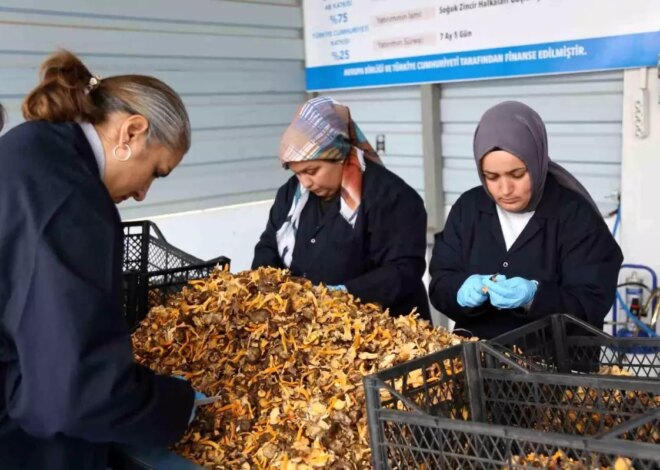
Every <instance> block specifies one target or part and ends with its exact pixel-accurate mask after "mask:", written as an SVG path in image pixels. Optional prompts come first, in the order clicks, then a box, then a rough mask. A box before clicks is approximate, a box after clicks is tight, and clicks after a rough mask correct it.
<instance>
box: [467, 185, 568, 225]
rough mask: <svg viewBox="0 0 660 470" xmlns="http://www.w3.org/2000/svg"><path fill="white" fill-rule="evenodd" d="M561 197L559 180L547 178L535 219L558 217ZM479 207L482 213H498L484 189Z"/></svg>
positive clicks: (480, 196)
mask: <svg viewBox="0 0 660 470" xmlns="http://www.w3.org/2000/svg"><path fill="white" fill-rule="evenodd" d="M559 196H560V190H559V183H557V180H555V178H554V176H552V175H548V176H546V181H545V188H544V190H543V197H542V198H541V201H540V202H539V205H538V207H537V208H536V212H534V217H535V218H544V219H549V218H553V217H556V216H557V206H558V203H559ZM477 205H478V207H479V210H480V211H481V212H485V213H488V214H496V213H497V210H496V209H495V202H494V201H493V200H492V199H491V198H490V196H489V195H488V193H487V192H486V189H485V188H483V191H481V192H480V193H479V201H478V202H477Z"/></svg>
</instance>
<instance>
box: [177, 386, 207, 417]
mask: <svg viewBox="0 0 660 470" xmlns="http://www.w3.org/2000/svg"><path fill="white" fill-rule="evenodd" d="M173 377H174V378H175V379H179V380H183V381H186V379H185V378H183V377H181V376H180V375H174V376H173ZM202 398H207V396H206V395H204V394H203V393H202V392H198V391H197V390H195V401H197V400H201V399H202ZM196 411H197V407H196V406H195V405H194V404H193V407H192V411H191V412H190V419H188V424H190V423H192V422H193V420H194V419H195V412H196Z"/></svg>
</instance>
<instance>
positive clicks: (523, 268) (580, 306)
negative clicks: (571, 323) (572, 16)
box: [429, 101, 623, 338]
mask: <svg viewBox="0 0 660 470" xmlns="http://www.w3.org/2000/svg"><path fill="white" fill-rule="evenodd" d="M474 157H475V160H476V163H477V171H478V173H479V177H480V179H481V182H482V185H481V186H478V187H476V188H473V189H471V190H470V191H468V192H466V193H465V194H463V195H462V196H461V197H460V198H459V199H458V201H457V202H456V204H454V206H453V207H452V210H451V212H450V214H449V217H448V219H447V223H446V226H445V229H444V230H443V231H442V232H441V233H439V234H438V235H437V236H436V243H435V248H434V250H433V257H432V259H431V269H430V271H431V284H430V287H429V290H430V297H431V303H432V304H433V305H434V306H435V307H436V308H437V309H438V310H440V311H441V312H443V313H444V314H446V315H447V316H449V317H450V318H452V319H453V320H454V321H455V322H456V327H457V328H461V329H466V330H468V331H469V332H470V333H472V334H474V335H476V336H478V337H480V338H492V337H494V336H497V335H499V334H501V333H504V332H506V331H508V330H511V329H514V328H517V327H519V326H522V325H524V324H526V323H529V322H531V321H533V320H537V319H539V318H542V317H544V316H547V315H550V314H553V313H568V314H571V315H573V316H576V317H578V318H581V319H583V320H586V321H588V322H589V323H591V324H593V325H594V326H596V327H599V328H601V327H602V326H603V319H604V318H605V315H607V312H608V311H609V309H610V308H611V306H612V302H613V301H614V295H615V290H616V283H617V276H618V272H619V268H620V267H621V263H622V261H623V256H622V254H621V250H620V249H619V246H618V245H617V243H616V241H615V240H614V238H613V237H612V235H611V234H610V232H609V230H608V228H607V226H606V225H605V222H604V221H603V219H602V217H601V215H600V213H599V212H598V208H597V206H596V204H595V203H594V201H593V200H592V199H591V197H590V196H589V193H588V192H587V191H586V189H584V187H583V186H582V185H581V184H580V183H579V181H578V180H577V179H575V177H574V176H573V175H571V174H570V173H569V172H568V171H566V170H565V169H564V168H562V167H561V166H559V165H557V164H556V163H555V162H553V161H552V160H550V157H549V156H548V139H547V134H546V130H545V125H544V124H543V121H542V120H541V117H540V116H539V115H538V114H537V113H536V112H535V111H534V110H533V109H531V108H530V107H528V106H526V105H524V104H522V103H518V102H514V101H508V102H504V103H501V104H498V105H497V106H494V107H493V108H491V109H489V110H488V111H486V113H485V114H484V115H483V117H482V118H481V121H480V122H479V125H478V127H477V130H476V132H475V135H474ZM496 274H497V276H496V277H495V278H493V279H491V278H492V277H493V276H494V275H496Z"/></svg>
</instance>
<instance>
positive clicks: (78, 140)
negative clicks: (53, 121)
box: [67, 122, 101, 178]
mask: <svg viewBox="0 0 660 470" xmlns="http://www.w3.org/2000/svg"><path fill="white" fill-rule="evenodd" d="M67 125H68V126H70V129H71V133H72V134H73V144H74V146H75V148H76V150H77V151H78V153H79V154H80V156H81V157H82V161H83V164H84V165H85V168H87V169H88V170H89V171H90V172H91V173H92V174H93V175H94V176H96V177H98V178H101V174H100V173H99V165H98V163H96V157H95V156H94V150H92V146H91V145H90V144H89V141H88V140H87V137H86V136H85V133H84V132H83V130H82V128H81V127H80V126H79V125H78V124H77V123H75V122H71V123H67Z"/></svg>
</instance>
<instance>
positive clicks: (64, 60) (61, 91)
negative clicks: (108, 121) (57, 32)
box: [23, 51, 104, 124]
mask: <svg viewBox="0 0 660 470" xmlns="http://www.w3.org/2000/svg"><path fill="white" fill-rule="evenodd" d="M91 78H92V74H91V73H90V71H89V70H88V69H87V67H85V65H84V64H83V63H82V62H81V61H80V59H78V58H77V57H76V56H75V55H73V54H72V53H70V52H68V51H58V52H56V53H55V54H53V55H52V56H50V57H49V58H48V59H46V61H45V62H44V63H43V64H42V65H41V83H39V85H37V87H36V88H35V89H34V90H32V92H31V93H30V94H29V95H28V97H27V98H26V99H25V101H24V102H23V116H24V117H25V119H26V120H28V121H36V120H44V121H50V122H66V121H85V122H91V123H92V124H94V123H97V122H99V121H102V120H103V114H104V113H103V111H102V110H101V109H99V108H98V107H97V106H96V105H95V104H94V101H93V99H92V96H91V93H87V87H88V85H89V81H90V79H91Z"/></svg>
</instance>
